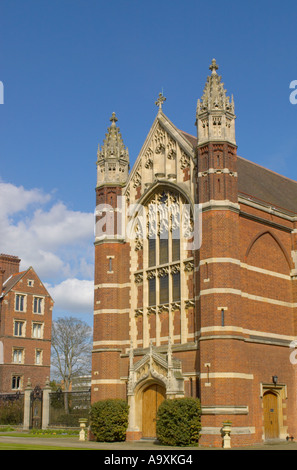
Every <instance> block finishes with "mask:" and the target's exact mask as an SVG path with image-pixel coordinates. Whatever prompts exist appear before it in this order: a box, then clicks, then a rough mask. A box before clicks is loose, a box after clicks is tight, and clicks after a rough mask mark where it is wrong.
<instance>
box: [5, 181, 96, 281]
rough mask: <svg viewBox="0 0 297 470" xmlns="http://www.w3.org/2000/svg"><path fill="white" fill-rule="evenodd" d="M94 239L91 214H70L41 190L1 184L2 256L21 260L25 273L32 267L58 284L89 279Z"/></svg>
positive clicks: (69, 211) (77, 212)
mask: <svg viewBox="0 0 297 470" xmlns="http://www.w3.org/2000/svg"><path fill="white" fill-rule="evenodd" d="M49 203H50V204H49ZM48 206H49V207H48ZM93 236H94V216H93V214H92V213H87V212H80V211H73V210H69V209H68V208H67V207H66V205H65V204H63V203H61V202H56V203H55V202H53V201H52V200H51V196H50V195H48V194H44V193H43V192H42V191H41V190H39V189H32V190H26V189H24V188H23V187H22V186H20V187H17V186H13V185H12V184H6V183H2V182H0V252H2V253H7V254H12V255H16V256H19V257H20V258H21V259H22V263H21V268H22V269H23V268H26V267H28V266H33V267H34V269H35V270H36V271H37V273H38V274H39V276H40V277H41V278H49V279H56V281H57V280H62V278H63V277H71V276H73V277H74V276H76V277H77V276H78V277H84V276H85V275H86V274H88V275H90V273H91V272H92V254H91V251H90V246H92V241H93Z"/></svg>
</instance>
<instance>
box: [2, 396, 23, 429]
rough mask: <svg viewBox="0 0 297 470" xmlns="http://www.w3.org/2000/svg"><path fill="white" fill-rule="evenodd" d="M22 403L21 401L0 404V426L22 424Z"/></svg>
mask: <svg viewBox="0 0 297 470" xmlns="http://www.w3.org/2000/svg"><path fill="white" fill-rule="evenodd" d="M23 414H24V409H23V403H22V401H21V400H16V401H9V400H1V402H0V424H21V423H22V422H23Z"/></svg>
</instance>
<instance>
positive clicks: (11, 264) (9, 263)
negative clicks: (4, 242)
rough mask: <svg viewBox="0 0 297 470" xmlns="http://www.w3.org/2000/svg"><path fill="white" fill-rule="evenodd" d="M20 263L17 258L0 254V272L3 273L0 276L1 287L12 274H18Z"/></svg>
mask: <svg viewBox="0 0 297 470" xmlns="http://www.w3.org/2000/svg"><path fill="white" fill-rule="evenodd" d="M20 262H21V260H20V258H18V257H17V256H12V255H4V254H0V271H3V273H2V274H0V282H1V277H2V285H3V282H5V281H6V279H8V278H9V277H10V276H11V275H12V274H17V273H19V272H20ZM2 285H1V287H2Z"/></svg>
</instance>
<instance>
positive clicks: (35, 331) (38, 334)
mask: <svg viewBox="0 0 297 470" xmlns="http://www.w3.org/2000/svg"><path fill="white" fill-rule="evenodd" d="M32 337H33V338H37V339H39V338H42V324H41V323H33V325H32Z"/></svg>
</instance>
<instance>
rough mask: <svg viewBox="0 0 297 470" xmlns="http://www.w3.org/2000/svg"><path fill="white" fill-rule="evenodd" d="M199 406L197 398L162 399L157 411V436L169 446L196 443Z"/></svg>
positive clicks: (199, 421)
mask: <svg viewBox="0 0 297 470" xmlns="http://www.w3.org/2000/svg"><path fill="white" fill-rule="evenodd" d="M200 430H201V406H200V401H199V400H198V399H197V398H175V399H172V400H170V399H167V400H164V401H163V402H162V403H161V405H160V406H159V409H158V412H157V438H158V440H159V442H160V443H161V444H164V445H171V446H193V445H194V446H195V445H198V442H199V438H200Z"/></svg>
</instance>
